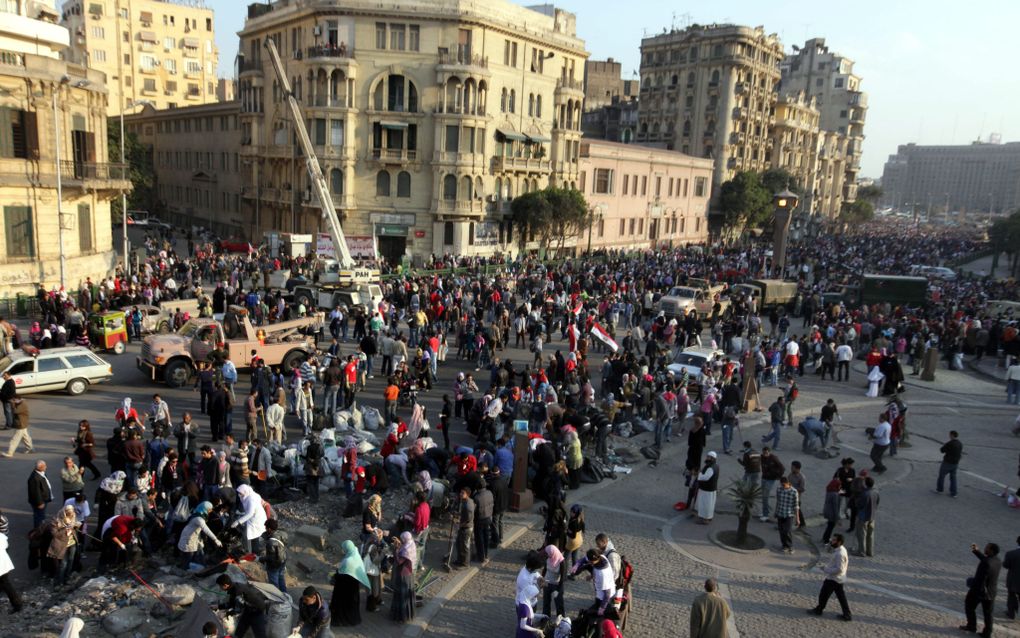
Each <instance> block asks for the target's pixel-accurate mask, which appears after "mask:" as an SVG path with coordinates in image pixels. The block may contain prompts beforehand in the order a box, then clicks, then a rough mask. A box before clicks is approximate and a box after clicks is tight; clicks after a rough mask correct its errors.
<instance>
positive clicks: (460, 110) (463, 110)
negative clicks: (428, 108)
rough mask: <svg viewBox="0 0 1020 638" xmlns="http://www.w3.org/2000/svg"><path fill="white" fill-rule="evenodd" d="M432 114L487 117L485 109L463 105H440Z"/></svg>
mask: <svg viewBox="0 0 1020 638" xmlns="http://www.w3.org/2000/svg"><path fill="white" fill-rule="evenodd" d="M432 112H433V113H435V114H437V115H467V116H472V117H485V107H484V106H478V105H476V106H475V107H471V106H470V105H468V106H465V105H463V104H446V105H443V104H440V105H438V106H436V108H435V109H433V111H432Z"/></svg>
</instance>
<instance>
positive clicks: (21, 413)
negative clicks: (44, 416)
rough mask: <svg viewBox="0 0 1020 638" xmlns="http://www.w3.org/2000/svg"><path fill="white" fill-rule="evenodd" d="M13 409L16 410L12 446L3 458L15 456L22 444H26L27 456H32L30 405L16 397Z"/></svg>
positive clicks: (8, 447) (9, 446) (12, 402)
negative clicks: (29, 430)
mask: <svg viewBox="0 0 1020 638" xmlns="http://www.w3.org/2000/svg"><path fill="white" fill-rule="evenodd" d="M11 404H12V409H13V410H14V436H12V437H11V444H10V445H8V446H7V452H5V453H4V454H3V455H2V456H3V457H4V458H10V457H12V456H14V453H15V452H17V451H18V446H19V445H21V442H22V441H24V442H25V447H26V448H28V449H27V450H25V454H31V453H32V450H33V447H32V437H31V436H29V434H28V426H29V414H28V403H26V402H25V400H24V399H22V398H20V397H15V398H14V399H13V400H12V401H11Z"/></svg>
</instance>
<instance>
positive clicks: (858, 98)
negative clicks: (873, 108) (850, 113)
mask: <svg viewBox="0 0 1020 638" xmlns="http://www.w3.org/2000/svg"><path fill="white" fill-rule="evenodd" d="M848 93H849V94H850V104H851V105H853V106H859V107H861V108H867V107H868V94H867V93H863V92H861V91H848Z"/></svg>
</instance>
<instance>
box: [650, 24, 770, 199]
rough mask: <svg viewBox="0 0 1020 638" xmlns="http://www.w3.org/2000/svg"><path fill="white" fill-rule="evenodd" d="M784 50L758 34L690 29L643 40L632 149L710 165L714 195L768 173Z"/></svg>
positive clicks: (721, 27) (718, 27)
mask: <svg viewBox="0 0 1020 638" xmlns="http://www.w3.org/2000/svg"><path fill="white" fill-rule="evenodd" d="M782 60H783V47H782V44H781V43H780V41H779V38H778V37H777V36H776V35H774V34H766V33H765V30H764V29H763V28H762V27H754V28H751V27H744V26H737V25H732V24H712V25H708V26H701V25H693V26H691V27H688V28H686V29H683V30H673V31H669V32H667V33H663V34H661V35H656V36H652V37H649V38H644V39H642V40H641V94H640V95H641V97H640V107H639V113H638V118H639V121H638V132H637V136H636V138H635V141H636V142H638V143H640V144H652V145H656V146H662V147H665V148H667V149H673V150H678V151H680V152H682V153H685V154H689V155H694V156H697V157H705V158H709V159H712V160H713V161H714V162H715V170H714V174H713V179H712V184H713V188H715V189H716V191H717V190H718V187H719V186H720V185H721V184H722V183H723V182H725V181H726V180H728V179H730V178H731V177H733V175H734V174H736V173H737V172H739V171H747V170H751V171H764V170H766V169H767V168H768V167H769V166H770V159H769V150H770V144H771V143H772V142H771V139H772V138H771V137H770V135H769V131H770V128H771V127H772V124H773V122H774V114H773V111H774V109H773V107H774V105H775V101H776V95H777V92H778V84H779V78H780V63H781V62H782Z"/></svg>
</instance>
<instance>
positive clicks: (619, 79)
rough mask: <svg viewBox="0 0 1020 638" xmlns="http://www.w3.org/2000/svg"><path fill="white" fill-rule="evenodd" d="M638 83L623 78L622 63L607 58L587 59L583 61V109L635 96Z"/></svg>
mask: <svg viewBox="0 0 1020 638" xmlns="http://www.w3.org/2000/svg"><path fill="white" fill-rule="evenodd" d="M637 88H638V83H637V82H636V81H634V80H624V79H623V65H621V64H620V63H619V62H617V61H616V60H614V59H613V58H609V59H608V60H587V61H586V62H585V63H584V110H585V111H595V110H598V109H600V108H602V107H604V106H609V105H610V104H616V103H618V102H625V101H628V100H630V98H632V97H637V93H638V91H637Z"/></svg>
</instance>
